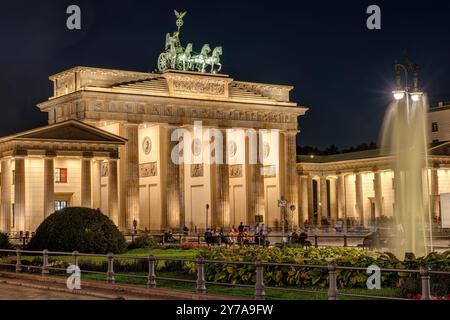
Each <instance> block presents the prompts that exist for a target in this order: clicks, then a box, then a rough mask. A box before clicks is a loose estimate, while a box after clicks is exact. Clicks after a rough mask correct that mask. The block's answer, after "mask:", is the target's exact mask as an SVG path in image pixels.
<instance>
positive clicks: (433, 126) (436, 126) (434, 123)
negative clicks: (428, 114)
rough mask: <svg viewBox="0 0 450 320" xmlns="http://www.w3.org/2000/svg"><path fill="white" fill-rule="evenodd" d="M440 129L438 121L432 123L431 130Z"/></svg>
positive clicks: (436, 130)
mask: <svg viewBox="0 0 450 320" xmlns="http://www.w3.org/2000/svg"><path fill="white" fill-rule="evenodd" d="M438 131H439V125H438V123H437V122H433V123H432V124H431V132H438Z"/></svg>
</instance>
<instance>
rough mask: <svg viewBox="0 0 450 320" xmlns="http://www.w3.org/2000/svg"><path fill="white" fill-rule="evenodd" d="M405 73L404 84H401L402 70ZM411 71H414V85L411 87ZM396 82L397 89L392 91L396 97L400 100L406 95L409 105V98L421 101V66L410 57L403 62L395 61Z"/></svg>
mask: <svg viewBox="0 0 450 320" xmlns="http://www.w3.org/2000/svg"><path fill="white" fill-rule="evenodd" d="M402 71H403V73H404V86H402V84H401V72H402ZM409 72H412V73H413V87H412V89H411V88H410V87H409V84H408V80H409ZM395 84H396V90H394V91H392V94H393V95H394V99H395V100H397V101H399V100H402V99H403V98H405V97H406V99H407V101H406V102H407V105H409V98H411V100H412V101H413V102H418V101H420V99H421V97H422V96H423V92H421V91H420V89H419V67H418V66H417V64H412V63H411V62H410V61H409V60H408V58H407V57H406V55H405V57H404V61H403V63H395Z"/></svg>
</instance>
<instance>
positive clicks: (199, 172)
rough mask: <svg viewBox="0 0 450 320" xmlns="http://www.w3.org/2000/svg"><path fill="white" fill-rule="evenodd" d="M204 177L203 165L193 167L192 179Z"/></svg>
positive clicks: (193, 165)
mask: <svg viewBox="0 0 450 320" xmlns="http://www.w3.org/2000/svg"><path fill="white" fill-rule="evenodd" d="M199 177H203V164H192V165H191V178H199Z"/></svg>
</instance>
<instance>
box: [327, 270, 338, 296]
mask: <svg viewBox="0 0 450 320" xmlns="http://www.w3.org/2000/svg"><path fill="white" fill-rule="evenodd" d="M328 283H329V288H328V300H337V299H338V297H337V296H338V292H337V287H336V265H335V264H329V265H328Z"/></svg>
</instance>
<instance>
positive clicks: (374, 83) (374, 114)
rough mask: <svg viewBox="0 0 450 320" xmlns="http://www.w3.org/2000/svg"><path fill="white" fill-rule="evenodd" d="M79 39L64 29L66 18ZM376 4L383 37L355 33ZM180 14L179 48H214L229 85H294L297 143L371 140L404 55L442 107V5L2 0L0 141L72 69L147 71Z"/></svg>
mask: <svg viewBox="0 0 450 320" xmlns="http://www.w3.org/2000/svg"><path fill="white" fill-rule="evenodd" d="M71 4H77V5H79V6H80V7H81V10H82V30H81V31H69V30H68V29H67V28H66V19H67V17H68V15H67V14H66V8H67V7H68V6H69V5H71ZM371 4H377V5H379V6H380V7H381V11H382V29H381V30H375V31H370V30H368V29H367V28H366V19H367V17H368V15H367V14H366V9H367V7H368V6H369V5H371ZM173 9H178V10H180V11H188V14H187V16H186V17H185V19H184V21H185V26H184V27H183V29H182V32H181V40H182V42H183V44H184V45H185V44H186V43H188V42H193V43H194V50H199V49H200V48H201V46H202V45H203V44H204V43H206V42H207V43H210V44H211V46H212V47H215V46H219V45H221V46H223V48H224V55H223V57H222V61H223V65H224V69H223V72H224V73H227V74H229V75H230V76H231V77H233V78H234V79H236V80H241V81H254V82H263V83H275V84H290V85H293V86H295V90H294V91H293V93H292V99H293V100H294V101H296V102H298V103H299V104H300V105H305V106H308V107H309V108H310V111H309V112H308V113H307V115H306V116H304V117H302V118H301V120H300V126H301V134H300V135H299V136H298V142H299V144H300V145H314V146H317V147H320V148H323V147H326V146H328V145H330V144H332V143H334V144H336V145H338V146H339V147H341V148H344V147H349V146H352V145H356V144H360V143H363V142H370V141H377V140H378V134H379V129H380V125H381V122H382V119H383V115H384V112H385V110H386V108H387V106H388V104H389V102H390V101H391V94H390V92H391V91H392V89H393V73H394V72H393V63H394V61H395V60H396V59H401V57H402V54H403V50H404V49H407V50H408V52H409V56H410V59H411V60H413V61H414V62H416V63H418V64H419V65H420V67H421V84H422V86H423V87H424V90H425V91H426V92H427V93H428V95H429V98H430V100H431V101H432V102H436V101H439V100H450V37H449V35H450V23H449V21H450V2H449V1H448V0H447V1H422V2H420V4H416V3H415V2H411V1H392V0H391V1H343V0H341V1H282V0H277V1H270V2H269V1H267V2H266V1H262V0H259V1H248V0H245V1H244V0H240V1H234V0H226V1H225V0H223V1H214V0H209V1H204V0H191V1H187V0H184V1H168V0H160V1H149V0H146V1H144V0H141V1H139V0H135V1H132V0H127V1H120V2H116V1H111V0H109V1H103V0H102V1H101V0H95V1H83V0H71V1H65V0H53V1H49V0H40V1H22V0H15V1H8V2H6V1H2V2H1V8H0V41H1V50H0V67H1V72H0V97H1V109H2V114H1V118H0V135H1V136H3V135H6V134H11V133H15V132H19V131H22V130H26V129H31V128H34V127H37V126H42V125H45V124H46V115H45V114H43V113H40V112H39V110H38V109H37V108H36V107H35V105H36V104H37V103H39V102H42V101H45V100H46V99H47V98H48V97H49V96H51V94H52V85H51V82H50V81H49V80H48V76H50V75H52V74H55V73H57V72H59V71H62V70H65V69H68V68H71V67H73V66H76V65H84V66H92V67H105V68H116V69H125V70H136V71H152V70H154V69H155V68H156V61H157V56H158V55H159V53H160V52H161V51H163V49H164V44H165V34H166V33H167V32H173V31H175V29H176V27H175V20H176V19H175V16H174V14H173Z"/></svg>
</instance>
